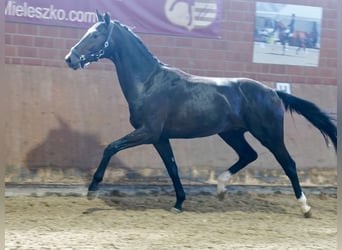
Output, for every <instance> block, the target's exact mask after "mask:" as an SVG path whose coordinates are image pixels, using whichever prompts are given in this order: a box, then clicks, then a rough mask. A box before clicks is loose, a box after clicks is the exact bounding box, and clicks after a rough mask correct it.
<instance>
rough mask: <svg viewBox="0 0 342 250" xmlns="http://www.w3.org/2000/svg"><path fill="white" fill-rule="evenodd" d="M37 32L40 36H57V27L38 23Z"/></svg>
mask: <svg viewBox="0 0 342 250" xmlns="http://www.w3.org/2000/svg"><path fill="white" fill-rule="evenodd" d="M38 27H39V31H38V34H39V35H40V36H49V37H52V38H53V37H59V36H60V34H59V29H57V28H56V27H55V26H43V25H40V26H38Z"/></svg>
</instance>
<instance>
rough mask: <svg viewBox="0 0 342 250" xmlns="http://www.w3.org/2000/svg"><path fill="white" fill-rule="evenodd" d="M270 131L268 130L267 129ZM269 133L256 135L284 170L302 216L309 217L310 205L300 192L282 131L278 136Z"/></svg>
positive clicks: (293, 165) (292, 161)
mask: <svg viewBox="0 0 342 250" xmlns="http://www.w3.org/2000/svg"><path fill="white" fill-rule="evenodd" d="M269 132H270V131H269ZM270 135H271V134H270V133H268V134H267V136H266V135H263V136H261V137H260V136H258V137H257V138H258V139H259V140H260V142H261V143H262V144H263V145H264V146H265V147H267V148H268V149H269V150H270V151H271V152H272V154H273V155H274V156H275V158H276V159H277V161H278V162H279V163H280V165H281V166H282V168H283V169H284V171H285V174H286V175H287V176H288V178H289V179H290V181H291V184H292V187H293V190H294V193H295V196H296V198H297V200H298V202H299V203H300V207H301V210H302V213H303V214H304V217H306V218H309V217H311V207H310V206H308V204H307V201H306V197H305V195H304V193H303V192H302V188H301V186H300V184H299V180H298V175H297V169H296V163H295V161H294V160H293V159H292V158H291V156H290V154H289V153H288V151H287V149H286V146H285V144H284V140H283V133H281V134H280V137H272V136H270Z"/></svg>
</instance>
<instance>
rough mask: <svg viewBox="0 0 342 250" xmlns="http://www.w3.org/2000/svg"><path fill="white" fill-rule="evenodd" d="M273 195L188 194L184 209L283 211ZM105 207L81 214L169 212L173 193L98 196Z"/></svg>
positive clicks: (89, 209) (284, 212)
mask: <svg viewBox="0 0 342 250" xmlns="http://www.w3.org/2000/svg"><path fill="white" fill-rule="evenodd" d="M272 197H275V196H273V195H264V194H249V193H234V194H231V193H228V194H226V197H225V199H224V200H219V199H218V198H217V197H216V196H215V195H212V194H196V195H188V196H187V200H186V201H185V202H184V207H183V211H184V212H196V213H217V212H238V211H240V212H245V213H276V214H286V213H288V212H287V210H286V209H285V208H286V207H287V206H295V205H296V204H288V202H286V201H283V202H282V201H280V200H279V199H277V200H276V201H273V200H272ZM99 199H101V200H102V201H104V203H105V205H106V206H108V207H101V208H100V207H97V208H94V207H93V208H88V209H87V210H86V211H84V212H83V214H93V213H96V212H99V211H104V210H119V211H125V210H130V211H146V210H164V211H172V210H171V208H172V206H173V205H174V202H175V197H174V194H162V195H160V194H154V195H137V196H126V195H121V194H119V193H117V194H114V195H112V196H103V197H101V196H100V197H99Z"/></svg>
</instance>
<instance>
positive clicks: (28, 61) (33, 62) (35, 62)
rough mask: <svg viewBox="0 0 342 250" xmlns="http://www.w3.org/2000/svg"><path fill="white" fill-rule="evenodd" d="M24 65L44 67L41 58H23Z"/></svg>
mask: <svg viewBox="0 0 342 250" xmlns="http://www.w3.org/2000/svg"><path fill="white" fill-rule="evenodd" d="M22 64H25V65H35V66H40V65H42V60H41V59H39V58H22Z"/></svg>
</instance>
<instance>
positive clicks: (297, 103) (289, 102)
mask: <svg viewBox="0 0 342 250" xmlns="http://www.w3.org/2000/svg"><path fill="white" fill-rule="evenodd" d="M276 92H277V94H278V96H279V97H280V99H281V100H282V101H283V103H284V106H285V110H289V111H290V112H293V111H295V112H297V113H298V114H301V115H302V116H304V117H305V118H306V119H307V120H308V121H309V122H311V123H312V124H313V125H314V126H315V127H316V128H317V129H318V130H319V131H320V132H321V133H322V134H323V136H324V139H325V140H326V142H327V137H329V138H330V139H331V141H332V143H333V144H334V147H335V150H337V128H336V125H335V124H334V123H333V119H332V118H331V117H330V116H329V115H328V114H326V113H325V112H324V111H322V110H321V109H320V108H318V107H317V106H316V105H315V104H313V103H312V102H309V101H306V100H304V99H301V98H298V97H295V96H293V95H290V94H287V93H285V92H283V91H276Z"/></svg>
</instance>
